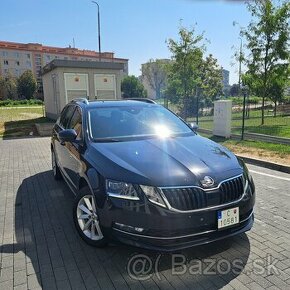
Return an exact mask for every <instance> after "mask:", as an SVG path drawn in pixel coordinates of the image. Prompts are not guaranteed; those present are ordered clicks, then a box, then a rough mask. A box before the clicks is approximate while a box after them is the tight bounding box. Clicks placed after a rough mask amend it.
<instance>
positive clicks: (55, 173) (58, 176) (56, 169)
mask: <svg viewBox="0 0 290 290" xmlns="http://www.w3.org/2000/svg"><path fill="white" fill-rule="evenodd" d="M51 166H52V172H53V177H54V179H55V180H60V179H62V175H61V172H60V169H59V167H58V165H57V161H56V156H55V153H54V151H53V150H51Z"/></svg>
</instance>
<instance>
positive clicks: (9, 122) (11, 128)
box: [0, 106, 51, 138]
mask: <svg viewBox="0 0 290 290" xmlns="http://www.w3.org/2000/svg"><path fill="white" fill-rule="evenodd" d="M45 122H51V120H49V119H47V118H45V117H43V110H42V107H41V106H40V107H39V108H29V107H26V108H18V107H15V108H6V107H0V137H2V138H10V137H22V136H28V135H29V134H30V132H33V134H34V135H35V134H36V131H35V123H45Z"/></svg>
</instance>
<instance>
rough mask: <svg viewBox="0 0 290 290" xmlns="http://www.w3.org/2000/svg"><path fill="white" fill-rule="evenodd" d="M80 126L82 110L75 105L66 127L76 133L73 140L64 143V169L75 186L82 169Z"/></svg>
mask: <svg viewBox="0 0 290 290" xmlns="http://www.w3.org/2000/svg"><path fill="white" fill-rule="evenodd" d="M82 126H83V122H82V110H81V108H80V107H79V106H76V108H75V110H74V113H73V115H72V117H71V119H70V122H69V124H68V125H67V129H74V130H75V131H76V133H77V137H76V139H75V141H73V142H66V145H65V147H66V150H67V152H66V153H67V154H68V158H66V170H67V173H68V176H69V179H70V181H71V182H72V184H73V186H74V187H75V188H77V187H78V181H79V176H80V172H81V170H82V161H81V153H82V151H83V149H84V142H83V127H82Z"/></svg>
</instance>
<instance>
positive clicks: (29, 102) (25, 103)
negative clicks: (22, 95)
mask: <svg viewBox="0 0 290 290" xmlns="http://www.w3.org/2000/svg"><path fill="white" fill-rule="evenodd" d="M42 104H43V101H42V100H38V99H30V100H9V99H7V100H3V101H0V107H12V106H36V105H42Z"/></svg>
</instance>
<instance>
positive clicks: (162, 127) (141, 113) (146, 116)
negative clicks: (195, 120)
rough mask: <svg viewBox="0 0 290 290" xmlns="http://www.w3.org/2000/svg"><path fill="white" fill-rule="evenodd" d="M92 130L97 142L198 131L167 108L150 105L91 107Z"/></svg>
mask: <svg viewBox="0 0 290 290" xmlns="http://www.w3.org/2000/svg"><path fill="white" fill-rule="evenodd" d="M89 129H90V134H91V137H92V138H93V139H94V140H95V141H121V140H125V139H134V138H143V137H160V138H166V137H174V136H180V135H187V134H194V133H193V131H192V130H191V129H190V128H189V127H188V126H187V125H186V124H185V123H184V122H183V121H181V120H180V119H179V118H178V117H177V116H175V115H174V114H173V113H171V112H170V111H168V110H167V109H165V108H163V107H162V106H157V105H148V104H146V105H144V106H142V105H136V106H116V107H99V108H95V109H91V110H90V111H89Z"/></svg>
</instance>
